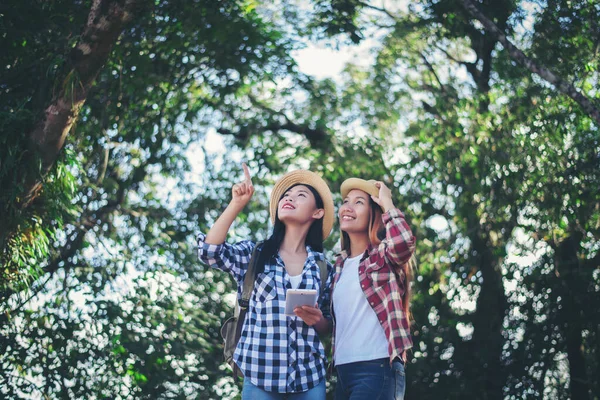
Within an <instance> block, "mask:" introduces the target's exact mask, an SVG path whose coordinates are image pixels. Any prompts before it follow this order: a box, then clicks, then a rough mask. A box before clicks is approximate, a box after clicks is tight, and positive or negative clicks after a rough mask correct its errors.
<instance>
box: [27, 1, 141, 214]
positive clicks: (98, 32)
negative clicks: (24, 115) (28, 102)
mask: <svg viewBox="0 0 600 400" xmlns="http://www.w3.org/2000/svg"><path fill="white" fill-rule="evenodd" d="M146 2H147V1H145V0H94V1H93V3H92V7H91V9H90V13H89V15H88V20H87V23H86V25H85V26H84V28H83V32H82V34H81V36H80V38H79V42H78V43H77V46H75V48H74V49H73V50H72V52H71V56H70V58H71V69H70V71H69V72H68V73H67V75H66V78H65V80H64V82H63V84H62V86H61V87H62V89H61V91H60V92H59V93H58V94H57V95H56V96H55V97H54V98H53V99H52V102H51V103H50V104H49V105H48V107H47V108H46V110H45V111H44V115H43V117H42V119H41V120H40V121H39V122H38V123H37V124H36V125H35V127H34V129H33V130H32V131H31V132H30V133H29V134H28V135H29V147H30V150H32V153H33V157H34V160H35V162H39V163H40V165H41V175H40V176H30V177H27V178H26V182H25V187H24V191H23V193H24V196H23V197H22V200H21V202H20V204H19V206H20V208H26V207H28V206H29V205H30V204H31V202H32V201H33V200H34V199H35V198H36V197H37V195H38V193H39V191H40V189H41V187H42V183H43V179H44V175H45V174H47V173H48V171H49V170H50V168H52V166H53V165H54V162H55V161H56V158H57V157H58V155H59V154H60V151H61V149H62V148H63V145H64V143H65V139H66V137H67V135H68V133H69V131H70V130H71V127H72V126H73V124H74V123H75V121H76V120H77V118H78V117H79V112H80V111H81V108H82V107H83V104H84V103H85V100H86V98H87V96H88V93H89V91H90V89H91V88H92V86H93V84H94V81H95V79H96V76H97V75H98V72H99V71H100V70H101V69H102V67H103V66H104V64H105V63H106V60H107V59H108V57H109V55H110V53H111V51H112V48H113V46H114V44H115V43H116V42H117V39H118V37H119V35H120V34H121V32H122V31H123V28H124V26H125V24H126V23H127V22H129V21H130V20H131V19H133V18H134V16H135V15H136V14H138V13H139V12H140V10H141V5H142V4H144V3H146Z"/></svg>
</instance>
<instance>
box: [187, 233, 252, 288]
mask: <svg viewBox="0 0 600 400" xmlns="http://www.w3.org/2000/svg"><path fill="white" fill-rule="evenodd" d="M205 240H206V235H205V234H204V233H200V234H198V236H197V238H196V241H197V243H198V258H200V261H202V262H204V263H205V264H207V265H208V266H209V267H211V268H217V269H220V270H221V271H225V272H228V273H230V274H231V275H233V277H234V278H235V279H236V280H237V281H238V282H239V281H241V280H242V279H243V278H244V275H245V274H246V270H247V269H248V263H249V262H250V257H251V256H252V251H253V250H254V246H256V243H254V242H253V241H251V240H244V241H241V242H237V243H234V244H230V243H222V244H208V243H206V242H205Z"/></svg>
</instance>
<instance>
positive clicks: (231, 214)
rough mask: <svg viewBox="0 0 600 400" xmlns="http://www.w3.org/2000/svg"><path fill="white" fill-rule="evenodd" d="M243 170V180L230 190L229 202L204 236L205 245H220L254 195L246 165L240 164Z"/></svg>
mask: <svg viewBox="0 0 600 400" xmlns="http://www.w3.org/2000/svg"><path fill="white" fill-rule="evenodd" d="M242 168H243V169H244V180H243V181H242V182H240V183H236V184H235V185H233V187H232V188H231V201H230V202H229V204H228V205H227V208H226V209H225V211H223V214H221V216H220V217H219V218H218V219H217V221H216V222H215V224H214V225H213V226H212V228H210V230H209V231H208V233H207V234H206V238H205V240H204V243H206V244H221V243H223V242H225V239H226V238H227V232H228V231H229V228H230V227H231V224H232V223H233V221H235V219H236V218H237V216H238V214H239V213H240V212H241V211H242V210H243V209H244V207H246V204H248V202H249V201H250V199H251V198H252V195H253V194H254V186H252V178H251V177H250V171H249V170H248V166H247V165H246V163H243V164H242Z"/></svg>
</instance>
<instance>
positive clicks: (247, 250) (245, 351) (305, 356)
mask: <svg viewBox="0 0 600 400" xmlns="http://www.w3.org/2000/svg"><path fill="white" fill-rule="evenodd" d="M205 238H206V235H204V234H199V235H198V255H199V257H200V260H202V261H203V262H205V263H206V264H208V265H209V266H211V267H213V268H218V269H220V270H222V271H225V272H228V273H230V274H231V275H232V276H233V277H234V278H235V280H236V282H237V285H238V298H241V296H242V287H243V282H244V276H245V275H246V271H247V269H248V263H249V262H250V256H251V255H252V250H253V249H254V247H255V246H256V243H254V242H252V241H249V240H246V241H242V242H239V243H236V244H228V243H224V244H221V245H212V244H207V243H204V240H205ZM306 251H307V253H308V257H307V260H306V263H305V264H304V271H303V273H302V282H301V283H300V286H299V287H298V289H316V290H317V292H318V291H319V290H320V286H321V275H320V270H319V266H318V265H317V260H325V257H324V255H323V253H318V252H315V251H313V250H312V249H311V248H310V246H307V247H306ZM327 269H328V272H329V273H328V279H327V283H326V285H325V287H326V289H325V293H323V296H321V295H320V294H319V300H318V304H319V308H320V309H321V311H322V312H323V316H324V317H325V318H327V319H331V315H330V313H329V304H330V300H329V299H330V291H329V288H330V286H331V281H332V279H333V271H334V270H333V267H332V265H331V264H330V263H327ZM291 287H292V286H291V284H290V280H289V276H288V275H287V273H286V271H285V266H284V264H283V261H282V259H281V257H279V255H277V256H276V257H273V258H271V260H270V261H269V262H268V263H267V264H266V265H265V270H264V272H262V273H260V274H259V275H258V277H257V279H256V281H255V283H254V291H253V293H252V296H251V297H250V305H249V307H248V313H247V314H246V319H245V321H244V325H243V327H242V333H241V336H240V341H239V343H238V345H237V348H236V349H235V353H234V355H233V359H234V361H235V363H236V364H237V365H238V367H239V368H240V370H241V371H242V372H243V374H244V376H245V377H246V378H247V379H250V382H252V384H253V385H255V386H258V387H259V388H261V389H264V390H266V391H269V392H277V393H298V392H304V391H307V390H309V389H312V388H313V387H315V386H317V385H318V384H319V383H320V382H321V380H322V379H324V378H325V375H326V354H325V349H324V347H323V345H322V344H321V341H320V340H319V336H318V334H317V332H316V330H315V329H314V328H313V327H311V326H308V325H306V323H304V321H303V320H302V319H300V318H298V317H287V316H286V315H285V293H286V290H287V289H291Z"/></svg>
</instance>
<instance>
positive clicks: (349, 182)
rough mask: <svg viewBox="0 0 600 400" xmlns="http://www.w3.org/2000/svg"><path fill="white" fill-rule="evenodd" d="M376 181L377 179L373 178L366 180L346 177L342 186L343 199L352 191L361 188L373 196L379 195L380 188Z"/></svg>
mask: <svg viewBox="0 0 600 400" xmlns="http://www.w3.org/2000/svg"><path fill="white" fill-rule="evenodd" d="M375 182H376V181H374V180H372V179H371V180H368V181H365V180H364V179H360V178H348V179H346V180H345V181H344V182H343V183H342V186H341V187H340V192H341V194H342V199H344V198H345V197H346V196H348V193H350V191H351V190H354V189H359V190H362V191H363V192H366V193H367V194H370V195H371V196H375V197H378V196H379V189H378V188H377V186H375Z"/></svg>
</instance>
